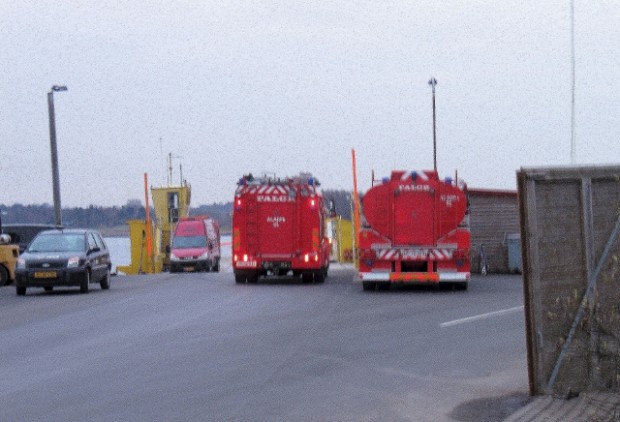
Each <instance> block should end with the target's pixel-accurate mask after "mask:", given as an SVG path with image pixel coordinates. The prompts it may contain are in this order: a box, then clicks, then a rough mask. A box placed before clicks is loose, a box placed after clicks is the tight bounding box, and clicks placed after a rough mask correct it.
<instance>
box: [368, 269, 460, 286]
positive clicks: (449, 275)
mask: <svg viewBox="0 0 620 422" xmlns="http://www.w3.org/2000/svg"><path fill="white" fill-rule="evenodd" d="M469 278H470V273H469V272H443V273H423V272H404V273H394V272H387V271H386V272H360V273H359V277H358V280H357V281H361V282H363V281H388V282H395V283H443V282H446V283H453V282H467V281H469Z"/></svg>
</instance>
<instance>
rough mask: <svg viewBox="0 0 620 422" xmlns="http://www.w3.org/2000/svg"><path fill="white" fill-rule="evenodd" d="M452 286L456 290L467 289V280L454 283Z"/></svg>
mask: <svg viewBox="0 0 620 422" xmlns="http://www.w3.org/2000/svg"><path fill="white" fill-rule="evenodd" d="M454 288H455V289H456V290H467V282H466V281H461V282H458V283H454Z"/></svg>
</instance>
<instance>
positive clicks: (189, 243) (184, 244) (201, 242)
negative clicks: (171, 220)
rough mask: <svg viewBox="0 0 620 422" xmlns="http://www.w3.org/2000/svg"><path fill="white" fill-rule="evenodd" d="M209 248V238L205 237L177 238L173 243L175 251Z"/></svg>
mask: <svg viewBox="0 0 620 422" xmlns="http://www.w3.org/2000/svg"><path fill="white" fill-rule="evenodd" d="M206 246H207V238H206V237H204V236H177V237H175V238H174V239H173V241H172V247H173V248H174V249H187V248H204V247H206Z"/></svg>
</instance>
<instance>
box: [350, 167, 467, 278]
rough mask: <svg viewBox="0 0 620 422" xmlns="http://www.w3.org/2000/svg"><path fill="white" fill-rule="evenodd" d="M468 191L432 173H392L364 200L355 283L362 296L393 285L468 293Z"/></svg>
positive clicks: (371, 189)
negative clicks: (428, 286) (439, 286)
mask: <svg viewBox="0 0 620 422" xmlns="http://www.w3.org/2000/svg"><path fill="white" fill-rule="evenodd" d="M466 190H467V188H466V185H465V184H464V183H463V182H462V181H456V180H453V179H451V178H446V179H444V180H440V179H439V177H438V175H437V172H436V171H429V170H426V171H419V172H418V171H413V172H407V171H393V172H392V174H391V176H390V177H389V178H385V179H384V180H383V181H382V182H381V183H379V184H377V185H375V186H373V187H371V188H370V189H369V190H368V192H366V194H365V195H364V197H363V199H362V208H363V214H364V217H365V222H366V223H367V224H364V227H362V228H361V229H360V233H359V280H360V281H361V282H362V284H363V288H364V290H374V289H376V288H389V286H390V284H391V283H431V284H435V283H438V284H444V283H446V284H451V285H453V286H454V287H456V288H457V289H462V290H464V289H467V285H468V282H469V279H470V259H469V253H470V247H471V240H470V233H469V215H468V204H467V194H466Z"/></svg>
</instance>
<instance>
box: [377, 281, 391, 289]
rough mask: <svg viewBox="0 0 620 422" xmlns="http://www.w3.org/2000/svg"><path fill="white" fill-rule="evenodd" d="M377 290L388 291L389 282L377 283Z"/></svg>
mask: <svg viewBox="0 0 620 422" xmlns="http://www.w3.org/2000/svg"><path fill="white" fill-rule="evenodd" d="M377 290H381V291H386V290H390V283H389V282H381V283H377Z"/></svg>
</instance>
